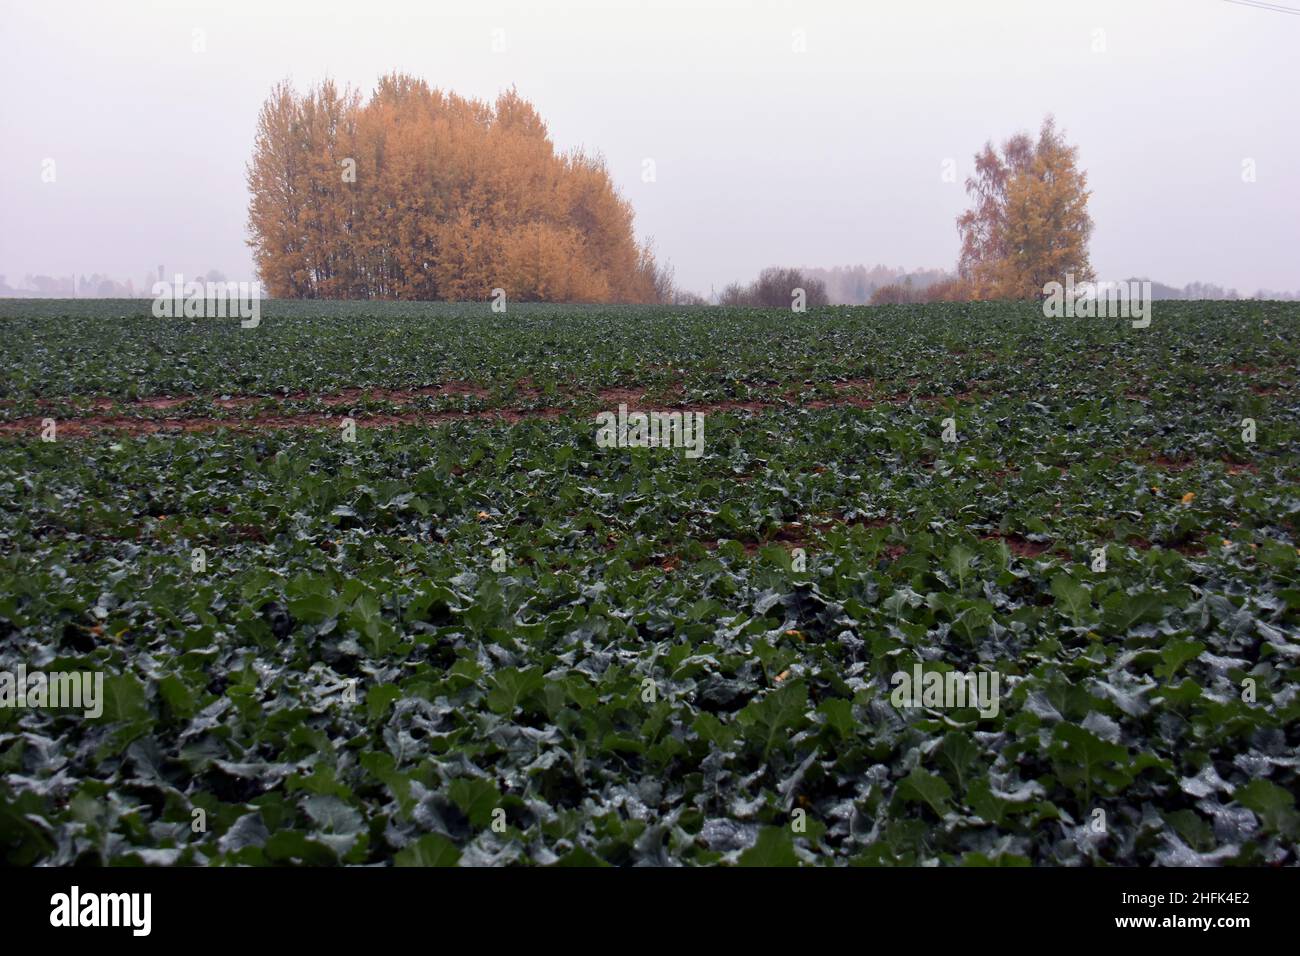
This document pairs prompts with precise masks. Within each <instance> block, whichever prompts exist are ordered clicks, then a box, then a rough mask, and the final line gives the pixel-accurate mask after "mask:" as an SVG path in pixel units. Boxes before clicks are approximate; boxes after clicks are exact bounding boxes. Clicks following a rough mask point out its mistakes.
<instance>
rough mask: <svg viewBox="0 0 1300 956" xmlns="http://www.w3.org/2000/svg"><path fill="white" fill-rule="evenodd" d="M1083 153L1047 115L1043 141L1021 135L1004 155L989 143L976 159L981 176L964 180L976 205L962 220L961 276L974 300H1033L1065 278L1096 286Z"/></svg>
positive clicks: (1007, 144)
mask: <svg viewBox="0 0 1300 956" xmlns="http://www.w3.org/2000/svg"><path fill="white" fill-rule="evenodd" d="M1077 153H1078V148H1077V147H1075V146H1069V145H1067V144H1066V142H1065V139H1064V136H1063V134H1062V133H1060V132H1058V130H1057V129H1056V125H1055V123H1054V122H1053V120H1052V118H1051V117H1050V116H1049V117H1047V118H1046V119H1045V120H1044V121H1043V126H1042V129H1041V130H1040V131H1039V134H1038V141H1037V142H1035V141H1034V140H1032V139H1031V138H1030V137H1029V136H1028V135H1027V134H1025V133H1020V134H1018V135H1016V136H1013V137H1012V138H1011V139H1009V140H1007V141H1006V142H1005V143H1004V144H1003V146H1002V152H1001V154H999V153H998V151H997V150H995V149H994V148H993V144H992V143H988V144H986V145H985V147H984V149H983V150H982V151H981V152H980V153H978V154H977V155H976V156H975V175H974V176H972V177H971V178H969V179H967V180H966V191H967V192H968V193H969V194H970V195H971V196H972V197H973V199H974V201H975V205H974V207H973V208H972V209H969V210H967V211H966V212H964V213H962V215H961V216H959V217H958V219H957V229H958V231H959V232H960V234H961V240H962V244H961V259H960V260H959V261H958V264H957V271H958V272H959V273H960V275H961V278H962V280H963V282H964V283H965V285H966V287H967V292H968V294H969V296H970V297H971V298H975V299H1035V298H1039V297H1041V296H1042V295H1043V286H1044V285H1045V284H1046V283H1048V282H1053V281H1056V282H1061V283H1064V282H1065V278H1066V275H1067V274H1072V275H1073V276H1074V281H1075V282H1084V281H1091V280H1092V279H1093V272H1092V265H1091V264H1090V263H1089V261H1088V239H1089V238H1090V237H1091V235H1092V218H1091V217H1090V216H1089V215H1088V196H1089V195H1090V193H1089V191H1088V174H1087V173H1085V172H1084V171H1083V170H1081V169H1080V168H1079V165H1078V156H1077Z"/></svg>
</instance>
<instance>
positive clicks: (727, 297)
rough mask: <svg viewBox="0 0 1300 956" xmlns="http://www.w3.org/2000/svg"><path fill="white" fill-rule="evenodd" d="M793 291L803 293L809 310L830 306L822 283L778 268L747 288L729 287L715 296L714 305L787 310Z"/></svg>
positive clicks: (769, 269)
mask: <svg viewBox="0 0 1300 956" xmlns="http://www.w3.org/2000/svg"><path fill="white" fill-rule="evenodd" d="M796 289H803V292H804V305H806V306H808V307H810V308H812V307H816V306H823V305H828V304H830V299H829V297H828V296H827V294H826V283H825V282H823V281H822V280H821V279H813V278H810V277H808V276H805V275H804V274H803V273H802V272H800V271H799V270H798V269H788V268H780V267H778V266H772V267H769V268H767V269H764V270H763V271H762V272H760V273H759V274H758V278H757V279H755V280H754V281H753V282H751V283H750V284H749V285H741V284H740V283H738V282H733V283H731V284H730V285H728V286H727V287H726V288H724V289H723V290H722V292H721V293H720V294H719V295H718V302H719V303H720V304H721V305H729V306H748V307H754V308H763V309H788V308H790V305H791V303H792V302H794V296H795V290H796Z"/></svg>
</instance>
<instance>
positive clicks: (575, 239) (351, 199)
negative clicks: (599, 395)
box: [248, 73, 671, 302]
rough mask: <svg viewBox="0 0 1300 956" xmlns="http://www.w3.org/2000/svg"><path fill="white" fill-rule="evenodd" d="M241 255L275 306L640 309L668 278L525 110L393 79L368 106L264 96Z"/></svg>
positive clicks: (585, 159) (286, 90)
mask: <svg viewBox="0 0 1300 956" xmlns="http://www.w3.org/2000/svg"><path fill="white" fill-rule="evenodd" d="M248 187H249V194H250V199H249V210H248V213H249V214H248V224H249V232H250V239H249V244H250V245H251V246H252V247H253V249H254V260H255V262H256V264H257V270H258V274H259V275H260V276H261V278H262V281H263V283H264V285H265V286H266V288H267V291H268V292H269V293H270V294H271V295H272V296H286V297H300V298H318V297H328V298H381V299H453V300H465V299H487V298H490V297H491V296H492V294H493V291H492V290H493V289H496V288H502V289H505V290H506V295H507V296H508V298H509V299H511V300H515V301H530V300H531V301H551V302H556V301H572V302H611V301H612V302H650V301H659V300H661V299H663V298H666V297H669V296H671V272H670V271H666V266H660V265H659V264H658V263H657V262H656V261H655V257H654V253H653V251H652V249H651V248H650V246H649V245H648V244H647V245H642V244H639V243H638V242H637V241H636V237H635V234H634V232H633V228H632V222H633V213H632V207H631V206H630V205H629V204H628V203H627V201H626V200H625V199H623V198H622V197H621V196H620V195H619V194H618V191H617V189H615V187H614V184H613V181H612V179H611V177H610V175H609V171H608V169H607V168H606V167H605V163H604V161H603V160H601V159H600V158H599V157H591V156H587V155H585V154H583V153H581V152H574V153H570V154H566V155H559V154H557V153H556V152H555V148H554V146H553V144H552V143H551V140H550V138H549V135H548V133H547V130H546V124H545V123H544V122H543V121H542V119H541V117H540V116H539V115H538V113H537V111H536V110H535V109H534V108H533V106H532V104H530V103H528V102H527V101H526V100H525V99H523V97H521V96H520V95H519V94H518V93H517V92H516V91H514V90H509V91H507V92H505V93H502V94H501V95H500V96H499V97H497V99H496V101H495V102H493V103H488V102H484V101H481V100H472V99H466V98H463V97H459V96H457V95H455V94H454V93H444V92H442V91H439V90H436V89H432V88H431V87H430V86H429V85H428V84H427V83H425V82H424V81H423V80H421V79H418V78H416V77H412V76H408V75H405V74H400V73H394V74H392V75H390V76H386V77H384V78H383V79H381V80H380V82H379V84H378V86H377V87H376V89H375V91H374V93H373V94H372V96H371V97H370V99H369V100H368V101H365V102H363V101H362V98H361V96H360V95H359V94H358V93H356V92H355V91H352V90H344V91H339V90H338V89H337V88H336V87H335V86H334V84H333V83H331V82H330V81H328V80H327V81H325V82H323V83H321V84H320V85H318V86H317V87H315V88H314V89H312V90H310V91H308V92H307V93H306V94H304V95H301V96H299V95H298V94H297V93H296V92H295V91H294V90H293V88H292V87H291V86H290V85H289V84H288V83H281V84H280V85H278V86H276V87H275V88H274V89H273V90H272V91H271V95H270V97H269V98H268V99H267V101H266V103H265V104H264V105H263V107H262V111H261V114H260V116H259V118H258V127H257V136H256V142H255V145H254V151H253V157H252V160H251V161H250V163H249V167H248Z"/></svg>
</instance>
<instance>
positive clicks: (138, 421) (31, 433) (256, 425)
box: [0, 381, 976, 438]
mask: <svg viewBox="0 0 1300 956" xmlns="http://www.w3.org/2000/svg"><path fill="white" fill-rule="evenodd" d="M868 384H869V383H863V382H856V381H855V382H847V383H839V384H838V385H837V388H836V390H837V392H838V394H837V395H836V397H834V398H826V399H812V400H809V401H800V400H799V399H798V396H797V395H794V394H792V393H790V392H786V393H785V395H784V396H783V397H782V398H781V399H763V400H756V399H755V400H731V401H718V402H705V403H690V402H670V403H666V404H659V403H650V404H647V403H646V401H645V398H646V394H647V389H646V388H610V389H604V390H602V391H600V392H597V393H596V394H595V395H594V396H593V398H594V399H595V400H596V401H597V402H598V403H600V404H602V405H606V406H610V407H614V406H618V405H621V404H625V405H627V406H628V407H629V408H641V409H648V408H652V407H653V408H655V409H656V410H661V411H683V412H688V411H689V412H701V413H705V414H710V413H712V414H720V413H723V412H755V413H757V412H764V411H768V410H771V409H775V408H780V407H782V406H790V405H793V406H796V407H801V408H814V409H820V408H833V407H856V408H869V407H871V406H873V405H877V404H880V403H888V404H901V403H905V402H907V401H910V400H913V399H915V400H917V401H926V402H930V401H942V400H943V399H945V398H951V399H953V400H955V401H968V400H970V399H972V398H974V397H976V396H974V395H973V394H972V393H969V392H964V393H961V394H958V395H952V396H928V395H927V396H913V395H910V394H908V393H905V392H904V393H899V394H895V395H889V396H875V397H873V396H870V395H865V394H860V393H854V392H852V391H850V390H851V389H858V388H862V387H864V386H865V385H868ZM488 394H489V393H488V391H487V390H486V389H482V388H479V387H477V386H470V385H462V384H446V385H433V386H425V387H422V388H418V389H406V390H400V389H379V388H357V389H348V390H346V391H343V392H333V393H326V394H317V395H312V394H307V393H303V394H298V395H290V396H285V397H284V398H283V399H279V400H278V401H286V402H287V401H310V400H314V401H318V402H320V403H322V404H324V405H327V406H330V407H339V406H349V405H352V404H355V403H356V402H357V401H358V400H361V399H374V400H383V401H390V402H393V403H394V404H399V405H400V404H407V403H410V402H413V401H415V400H416V399H418V398H419V397H421V396H425V395H457V396H466V397H478V398H481V397H484V396H486V395H488ZM196 400H199V399H198V397H197V396H159V397H155V398H146V399H139V400H136V401H134V402H128V403H117V402H114V401H113V400H112V399H103V398H96V399H94V400H92V405H91V407H92V408H97V409H101V410H107V409H112V408H119V407H125V408H137V409H150V410H161V411H167V410H170V409H173V408H178V407H180V406H183V405H185V404H186V403H188V402H192V401H196ZM212 401H213V404H216V405H218V406H220V407H222V408H243V407H248V406H251V405H254V404H256V403H258V402H264V401H277V400H276V399H270V398H267V397H261V396H249V395H241V396H232V397H229V398H219V399H213V400H212ZM574 410H575V409H574V408H573V407H559V406H546V407H541V408H490V409H480V410H467V411H458V410H450V411H437V412H435V411H418V410H411V411H404V412H392V413H376V414H357V415H354V416H351V417H352V418H353V420H354V421H355V422H356V425H357V427H358V428H392V427H397V426H401V425H440V424H444V423H446V422H451V421H487V422H517V421H521V420H524V419H530V418H538V419H546V418H558V417H560V416H561V415H564V414H566V413H571V412H573V411H574ZM46 417H51V416H35V415H33V416H28V417H26V418H17V419H13V420H11V421H7V422H0V436H5V437H14V438H17V437H38V436H39V435H40V433H41V430H42V428H43V427H44V421H45V418H46ZM343 417H344V416H343V415H341V414H322V413H320V412H303V413H301V414H294V415H282V414H265V415H255V416H252V417H249V418H215V417H211V416H206V415H182V416H173V417H162V418H141V417H135V416H131V415H126V414H115V415H106V414H89V415H79V416H75V417H64V418H58V417H56V418H55V422H56V423H57V426H58V435H59V436H60V437H88V436H93V435H96V434H99V433H108V432H112V433H120V434H126V435H153V434H158V433H173V432H175V433H186V432H202V431H211V430H213V429H217V428H228V429H231V430H232V431H259V430H277V429H285V428H338V427H339V425H340V424H341V422H342V420H343Z"/></svg>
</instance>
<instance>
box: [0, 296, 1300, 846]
mask: <svg viewBox="0 0 1300 956" xmlns="http://www.w3.org/2000/svg"><path fill="white" fill-rule="evenodd" d="M0 328H2V329H3V333H4V334H3V336H0V361H2V362H3V369H4V374H3V381H2V382H0V489H2V490H3V495H2V496H0V671H8V672H16V671H17V670H18V668H19V666H20V665H22V666H24V667H25V668H27V669H28V670H35V669H41V670H43V671H47V672H69V671H77V672H83V671H84V672H97V673H102V674H104V675H105V682H104V698H105V699H104V712H103V714H102V716H100V717H99V718H97V719H90V718H86V717H85V716H83V715H82V714H81V713H80V712H74V711H66V710H49V709H36V708H30V707H29V708H26V709H19V708H15V707H6V708H4V709H0V855H3V857H4V858H5V859H6V860H7V861H8V862H9V863H12V864H32V863H43V864H71V863H88V864H147V865H169V864H177V865H192V864H226V865H228V864H252V865H258V864H290V863H293V864H297V863H302V864H324V865H332V864H340V863H346V864H375V863H385V864H386V863H396V864H399V865H400V864H414V865H425V864H453V863H459V864H460V865H482V864H506V863H514V864H555V863H558V864H591V863H596V862H604V863H609V864H615V865H630V864H642V865H646V864H678V863H680V864H686V865H708V864H730V863H737V864H786V863H808V864H818V865H825V864H905V865H907V864H922V863H939V864H959V865H989V864H995V865H1017V864H1034V865H1052V864H1067V865H1077V864H1083V865H1089V864H1130V865H1132V864H1139V865H1152V864H1163V865H1186V864H1197V863H1206V864H1223V865H1241V864H1247V865H1261V864H1273V865H1296V864H1297V863H1300V844H1298V840H1300V818H1298V817H1297V813H1296V808H1295V794H1296V792H1297V789H1298V787H1300V784H1298V778H1297V764H1298V763H1300V760H1298V758H1297V746H1298V745H1300V722H1298V720H1297V718H1300V696H1298V694H1297V690H1298V689H1300V674H1298V671H1297V664H1298V663H1300V662H1298V660H1297V658H1298V657H1300V571H1298V569H1297V562H1298V561H1300V551H1298V550H1297V549H1298V548H1300V541H1298V540H1297V538H1298V535H1300V392H1298V391H1297V369H1300V305H1297V304H1285V303H1260V302H1230V303H1228V302H1199V303H1198V302H1178V303H1173V302H1163V303H1156V306H1155V312H1154V316H1153V319H1152V323H1151V326H1150V327H1149V328H1146V329H1134V328H1132V327H1131V326H1130V324H1129V323H1128V322H1127V321H1124V320H1105V319H1046V318H1044V317H1043V316H1042V314H1041V311H1039V310H1038V309H1037V307H1035V306H1033V305H1030V304H1025V305H1009V304H974V305H936V306H901V307H882V308H874V309H824V310H816V311H813V312H810V313H808V314H806V315H791V314H789V313H781V312H761V311H745V310H739V311H727V310H722V309H694V310H691V309H673V308H668V307H655V308H630V307H629V308H611V307H590V308H582V307H576V308H575V307H546V306H536V307H524V306H515V305H511V306H510V308H509V312H508V313H507V314H504V315H496V314H493V313H491V312H490V311H489V309H488V307H487V306H486V305H485V304H484V305H461V306H451V305H425V304H403V303H328V302H326V303H320V302H273V303H269V304H267V305H266V307H265V308H264V309H263V315H262V322H261V325H260V326H259V327H257V328H254V329H241V328H240V327H239V324H238V323H237V322H236V321H223V320H158V319H154V318H152V317H150V316H149V314H148V303H135V302H124V301H111V300H100V301H86V300H81V301H12V300H10V301H5V300H0ZM619 404H627V405H629V406H631V407H632V408H634V409H635V408H638V407H639V408H645V409H672V408H680V409H690V410H697V411H702V412H703V413H704V414H705V416H706V422H707V425H706V431H705V445H704V451H705V453H704V455H703V456H702V457H700V458H698V459H690V458H687V457H685V455H684V454H683V452H682V451H681V450H680V449H665V448H632V449H626V448H599V447H597V445H596V442H595V438H594V436H595V416H596V414H597V413H598V412H601V411H611V410H615V409H617V407H618V405H619ZM345 418H348V419H352V420H353V421H354V422H355V441H345V440H344V439H345V437H347V436H346V429H345V428H344V427H343V420H344V419H345ZM50 419H52V420H53V423H54V428H53V431H52V432H51V431H50V429H49V421H47V420H50ZM947 419H951V421H950V422H945V420H947ZM1245 419H1250V420H1251V423H1250V424H1246V423H1244V422H1243V420H1245ZM1252 428H1253V430H1254V434H1253V435H1250V434H1249V432H1250V430H1251V429H1252ZM945 430H947V431H948V433H949V435H948V437H950V438H952V437H955V439H956V440H955V441H945V440H944V433H945ZM43 433H44V437H46V438H53V440H43ZM1252 437H1253V439H1254V440H1253V441H1252V440H1248V439H1249V438H1252ZM196 552H197V553H196ZM1102 557H1104V566H1103V565H1102V563H1101V562H1100V560H1099V559H1100V558H1102ZM200 559H201V560H200ZM917 664H920V665H922V666H923V668H924V669H925V670H926V671H939V672H944V671H956V672H962V673H981V672H982V673H986V674H996V675H998V676H999V678H1000V700H999V702H998V706H997V707H996V713H995V714H991V715H986V713H985V714H982V713H981V712H980V711H978V710H977V709H976V708H975V707H971V706H965V707H960V706H959V707H945V706H926V705H923V706H917V707H899V706H896V703H895V701H894V700H893V699H892V694H891V691H892V689H893V687H892V675H894V674H895V673H897V672H904V673H908V674H911V673H914V671H913V667H914V665H917Z"/></svg>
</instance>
